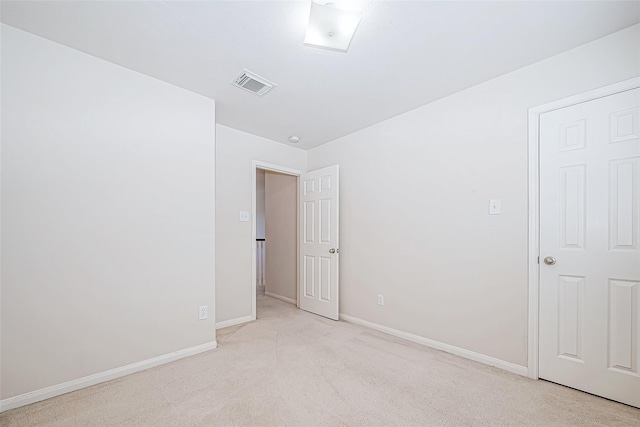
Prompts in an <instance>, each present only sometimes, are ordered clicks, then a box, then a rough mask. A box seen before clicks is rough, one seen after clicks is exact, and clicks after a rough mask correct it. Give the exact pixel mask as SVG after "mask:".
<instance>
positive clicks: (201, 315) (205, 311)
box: [198, 305, 209, 320]
mask: <svg viewBox="0 0 640 427" xmlns="http://www.w3.org/2000/svg"><path fill="white" fill-rule="evenodd" d="M207 317H209V306H208V305H201V306H200V308H199V309H198V320H204V319H206V318H207Z"/></svg>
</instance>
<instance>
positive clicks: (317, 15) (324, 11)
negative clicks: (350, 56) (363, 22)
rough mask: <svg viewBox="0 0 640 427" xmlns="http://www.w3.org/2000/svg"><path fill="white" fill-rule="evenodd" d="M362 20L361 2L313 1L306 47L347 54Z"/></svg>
mask: <svg viewBox="0 0 640 427" xmlns="http://www.w3.org/2000/svg"><path fill="white" fill-rule="evenodd" d="M361 18H362V2H361V1H335V2H333V3H324V2H323V3H318V2H316V1H312V2H311V12H310V13H309V24H308V25H307V34H306V35H305V37H304V45H305V46H311V47H319V48H323V49H329V50H337V51H339V52H346V51H347V50H348V49H349V45H350V44H351V40H352V39H353V35H354V34H355V32H356V28H358V24H359V23H360V19H361Z"/></svg>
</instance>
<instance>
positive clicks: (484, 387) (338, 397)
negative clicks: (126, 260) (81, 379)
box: [0, 296, 640, 427]
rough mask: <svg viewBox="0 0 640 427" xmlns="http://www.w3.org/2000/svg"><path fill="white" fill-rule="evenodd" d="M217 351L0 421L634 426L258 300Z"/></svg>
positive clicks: (599, 405) (627, 417)
mask: <svg viewBox="0 0 640 427" xmlns="http://www.w3.org/2000/svg"><path fill="white" fill-rule="evenodd" d="M258 316H259V319H258V320H257V321H256V322H251V323H247V324H244V325H240V326H235V327H230V328H227V329H222V330H219V331H218V343H219V348H218V349H217V350H214V351H210V352H207V353H203V354H200V355H197V356H194V357H190V358H188V359H183V360H180V361H177V362H173V363H170V364H167V365H164V366H161V367H158V368H154V369H151V370H148V371H145V372H141V373H138V374H134V375H131V376H128V377H125V378H121V379H118V380H114V381H111V382H108V383H104V384H100V385H97V386H94V387H90V388H87V389H84V390H80V391H77V392H74V393H69V394H66V395H63V396H59V397H56V398H53V399H50V400H47V401H44V402H40V403H36V404H33V405H30V406H26V407H23V408H18V409H14V410H11V411H7V412H4V413H2V414H0V425H2V426H3V427H4V426H6V427H8V426H157V427H160V426H230V425H234V426H432V425H433V426H525V425H534V426H569V425H572V426H640V410H638V409H634V408H631V407H629V406H625V405H622V404H618V403H615V402H611V401H608V400H605V399H601V398H598V397H595V396H592V395H589V394H586V393H582V392H579V391H575V390H572V389H569V388H566V387H562V386H559V385H556V384H552V383H548V382H545V381H533V380H529V379H527V378H523V377H520V376H518V375H514V374H510V373H507V372H504V371H501V370H499V369H495V368H491V367H488V366H485V365H481V364H478V363H475V362H472V361H468V360H465V359H462V358H459V357H456V356H452V355H449V354H447V353H443V352H440V351H437V350H432V349H429V348H426V347H422V346H419V345H416V344H413V343H409V342H405V341H403V340H400V339H396V338H394V337H390V336H388V335H385V334H382V333H379V332H376V331H372V330H369V329H366V328H363V327H360V326H356V325H352V324H348V323H344V322H333V321H331V320H328V319H324V318H322V317H319V316H314V315H312V314H309V313H306V312H303V311H301V310H297V309H296V308H295V307H293V306H292V305H289V304H287V303H284V302H282V301H279V300H275V299H273V298H270V297H266V296H261V297H259V299H258Z"/></svg>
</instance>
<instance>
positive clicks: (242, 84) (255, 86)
mask: <svg viewBox="0 0 640 427" xmlns="http://www.w3.org/2000/svg"><path fill="white" fill-rule="evenodd" d="M231 83H233V85H234V86H237V87H239V88H241V89H244V90H248V91H249V92H251V93H255V94H256V95H259V96H262V95H264V94H265V93H267V92H269V91H270V90H271V89H273V88H274V87H276V86H277V85H276V84H275V83H271V82H270V81H269V80H267V79H263V78H262V77H260V76H258V75H257V74H254V73H252V72H251V71H247V70H242V73H240V75H239V76H238V77H236V78H235V79H233V81H232V82H231Z"/></svg>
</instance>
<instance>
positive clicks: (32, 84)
mask: <svg viewBox="0 0 640 427" xmlns="http://www.w3.org/2000/svg"><path fill="white" fill-rule="evenodd" d="M214 122H215V108H214V101H213V100H211V99H206V98H204V97H201V96H199V95H196V94H193V93H191V92H187V91H185V90H183V89H180V88H177V87H174V86H171V85H169V84H166V83H163V82H160V81H158V80H155V79H152V78H150V77H147V76H144V75H141V74H138V73H136V72H133V71H130V70H128V69H125V68H122V67H119V66H116V65H114V64H111V63H108V62H105V61H102V60H99V59H97V58H95V57H93V56H90V55H86V54H84V53H81V52H79V51H75V50H72V49H69V48H67V47H64V46H62V45H59V44H56V43H53V42H51V41H48V40H45V39H42V38H39V37H36V36H34V35H31V34H29V33H25V32H22V31H19V30H16V29H13V28H11V27H7V26H5V25H3V26H2V125H3V126H2V165H1V166H2V169H1V170H2V175H1V180H2V224H1V225H2V252H1V262H2V277H1V279H2V307H1V309H2V323H1V324H2V331H1V335H2V368H1V369H2V371H1V374H2V382H1V384H0V385H1V387H0V388H1V389H2V394H1V396H2V398H3V399H5V398H8V397H12V396H17V395H20V394H23V393H27V392H31V391H34V390H39V389H42V388H45V387H48V386H52V385H57V384H60V383H64V382H67V381H70V380H75V379H78V378H80V377H84V376H87V375H91V374H96V373H101V372H103V371H106V370H109V369H113V368H118V367H122V366H123V365H127V364H131V363H135V362H140V361H143V360H147V359H150V358H154V357H158V356H162V355H166V354H168V353H172V352H175V351H178V350H183V349H187V348H191V347H194V346H199V345H202V344H206V343H213V342H214V341H215V324H214V319H215V312H214V305H215V301H214V280H215V272H214V181H213V180H214V144H215V139H214V138H215V134H214ZM199 305H209V307H210V310H211V311H210V312H209V313H210V318H209V319H208V320H204V321H198V306H199Z"/></svg>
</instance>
